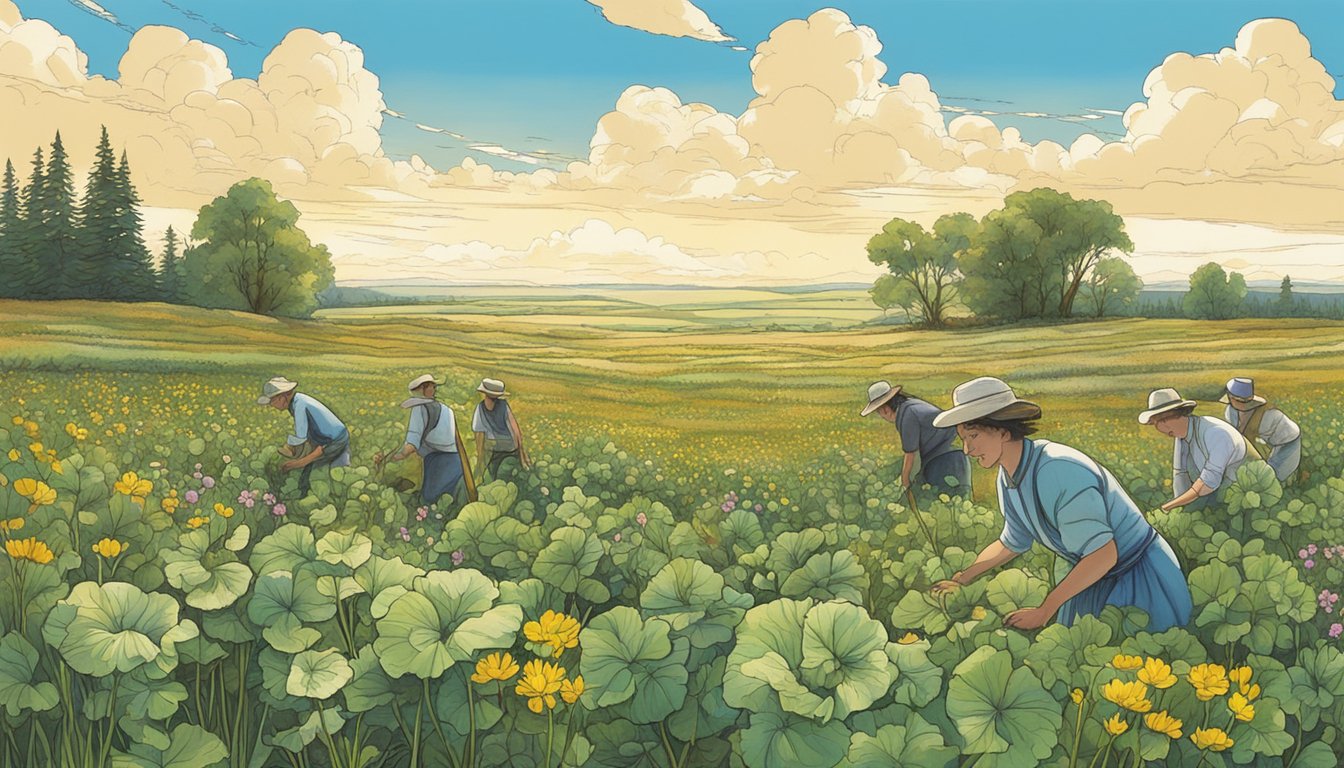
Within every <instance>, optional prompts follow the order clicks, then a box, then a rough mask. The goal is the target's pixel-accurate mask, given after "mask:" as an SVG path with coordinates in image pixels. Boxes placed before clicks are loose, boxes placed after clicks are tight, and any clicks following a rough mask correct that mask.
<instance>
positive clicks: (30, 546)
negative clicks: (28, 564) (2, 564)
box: [5, 538, 54, 565]
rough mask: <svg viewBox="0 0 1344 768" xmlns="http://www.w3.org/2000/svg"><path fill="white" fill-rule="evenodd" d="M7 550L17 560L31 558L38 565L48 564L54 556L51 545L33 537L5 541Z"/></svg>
mask: <svg viewBox="0 0 1344 768" xmlns="http://www.w3.org/2000/svg"><path fill="white" fill-rule="evenodd" d="M5 552H6V553H7V554H8V555H9V556H10V557H12V558H14V559H15V560H31V561H32V562H34V563H37V564H38V565H46V564H47V563H50V562H51V558H52V557H54V555H53V554H52V552H51V547H48V546H47V545H46V544H44V543H42V542H40V541H38V540H37V539H33V538H28V539H22V540H20V539H10V540H9V541H6V542H5Z"/></svg>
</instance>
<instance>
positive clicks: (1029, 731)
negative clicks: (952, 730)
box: [947, 648, 1061, 768]
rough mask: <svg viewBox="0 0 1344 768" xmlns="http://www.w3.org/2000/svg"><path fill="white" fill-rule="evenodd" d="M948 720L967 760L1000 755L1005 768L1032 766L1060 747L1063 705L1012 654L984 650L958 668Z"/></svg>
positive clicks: (951, 685) (951, 688)
mask: <svg viewBox="0 0 1344 768" xmlns="http://www.w3.org/2000/svg"><path fill="white" fill-rule="evenodd" d="M947 714H948V715H949V716H950V717H951V718H952V720H953V722H954V723H956V726H957V731H958V732H960V734H961V736H962V738H963V739H964V740H965V742H966V746H965V749H964V750H963V751H964V752H965V753H966V754H979V753H988V754H991V755H1000V754H1001V759H1000V760H996V761H995V763H996V764H998V765H1002V766H1023V767H1024V768H1025V766H1030V765H1037V764H1039V762H1040V761H1042V760H1044V759H1046V758H1047V757H1049V756H1050V753H1051V752H1052V751H1054V748H1055V745H1056V744H1058V743H1059V727H1060V722H1061V719H1060V705H1059V702H1057V701H1056V700H1055V699H1054V698H1053V697H1052V696H1051V695H1050V694H1049V692H1047V691H1046V690H1045V689H1044V688H1043V687H1042V686H1041V683H1040V681H1039V680H1037V679H1036V676H1035V675H1033V674H1032V673H1031V670H1029V669H1026V668H1023V667H1019V668H1017V669H1014V668H1013V660H1012V656H1011V654H1009V653H1008V652H1007V651H997V650H994V649H992V648H980V649H978V650H976V651H975V652H973V653H972V654H971V655H970V656H968V657H966V659H965V660H964V661H962V662H961V663H960V664H958V665H957V668H956V669H955V670H954V671H953V673H952V679H951V681H950V682H949V683H948V687H947Z"/></svg>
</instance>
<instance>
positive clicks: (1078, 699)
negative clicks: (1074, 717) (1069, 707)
mask: <svg viewBox="0 0 1344 768" xmlns="http://www.w3.org/2000/svg"><path fill="white" fill-rule="evenodd" d="M1069 698H1070V699H1072V700H1073V703H1074V704H1082V703H1083V689H1082V688H1074V689H1073V690H1072V691H1069Z"/></svg>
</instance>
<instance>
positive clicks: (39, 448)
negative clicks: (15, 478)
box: [28, 443, 47, 459]
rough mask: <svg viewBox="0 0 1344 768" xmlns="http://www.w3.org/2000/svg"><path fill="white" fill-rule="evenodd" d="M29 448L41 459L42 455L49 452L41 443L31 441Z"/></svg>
mask: <svg viewBox="0 0 1344 768" xmlns="http://www.w3.org/2000/svg"><path fill="white" fill-rule="evenodd" d="M28 450H29V451H30V452H31V453H32V454H33V455H34V456H36V457H37V458H39V459H40V458H42V455H43V454H45V453H46V452H47V449H46V447H45V446H43V445H42V444H41V443H29V444H28Z"/></svg>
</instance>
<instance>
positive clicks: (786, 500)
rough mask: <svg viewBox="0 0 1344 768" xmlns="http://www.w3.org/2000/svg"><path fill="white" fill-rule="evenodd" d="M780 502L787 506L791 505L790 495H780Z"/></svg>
mask: <svg viewBox="0 0 1344 768" xmlns="http://www.w3.org/2000/svg"><path fill="white" fill-rule="evenodd" d="M779 503H780V504H781V505H782V506H785V507H787V506H789V497H788V496H780V497H779Z"/></svg>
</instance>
